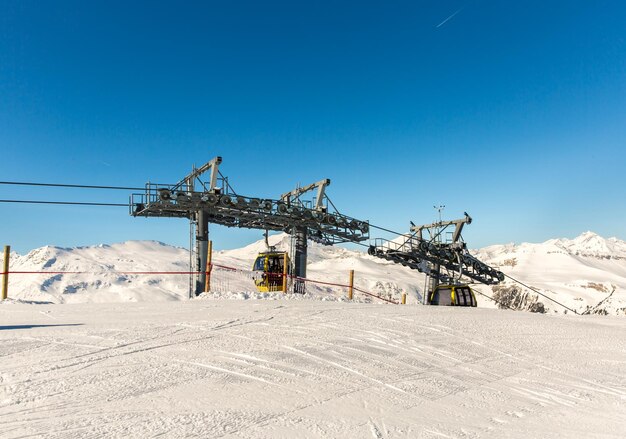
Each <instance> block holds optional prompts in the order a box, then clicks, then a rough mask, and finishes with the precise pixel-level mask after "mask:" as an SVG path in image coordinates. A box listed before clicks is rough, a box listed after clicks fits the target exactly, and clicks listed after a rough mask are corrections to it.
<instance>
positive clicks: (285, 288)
mask: <svg viewBox="0 0 626 439" xmlns="http://www.w3.org/2000/svg"><path fill="white" fill-rule="evenodd" d="M288 267H289V265H288V262H287V252H285V253H284V254H283V294H284V293H286V292H287V268H288Z"/></svg>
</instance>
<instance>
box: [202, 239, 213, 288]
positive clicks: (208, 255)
mask: <svg viewBox="0 0 626 439" xmlns="http://www.w3.org/2000/svg"><path fill="white" fill-rule="evenodd" d="M212 256H213V241H209V242H208V245H207V251H206V271H205V282H204V292H205V293H208V292H209V291H210V290H211V269H212V268H213V266H212V265H211V259H212Z"/></svg>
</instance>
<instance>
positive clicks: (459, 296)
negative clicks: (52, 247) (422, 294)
mask: <svg viewBox="0 0 626 439" xmlns="http://www.w3.org/2000/svg"><path fill="white" fill-rule="evenodd" d="M429 299H430V300H429V301H428V303H429V304H430V305H439V306H476V305H477V303H476V296H475V295H474V291H472V289H471V288H470V287H469V285H438V286H437V288H435V291H433V292H432V293H431V295H430V298H429Z"/></svg>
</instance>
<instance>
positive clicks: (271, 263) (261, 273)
mask: <svg viewBox="0 0 626 439" xmlns="http://www.w3.org/2000/svg"><path fill="white" fill-rule="evenodd" d="M285 266H286V267H287V270H285ZM252 271H254V272H255V275H254V283H255V285H256V288H257V290H259V291H260V292H262V293H266V292H271V291H285V284H284V283H285V282H286V281H287V276H285V274H290V273H289V271H290V270H289V255H288V254H287V252H265V253H259V255H258V256H257V257H256V260H255V261H254V265H253V266H252Z"/></svg>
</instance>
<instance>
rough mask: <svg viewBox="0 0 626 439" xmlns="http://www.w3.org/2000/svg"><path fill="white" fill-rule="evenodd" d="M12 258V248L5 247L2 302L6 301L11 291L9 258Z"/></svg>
mask: <svg viewBox="0 0 626 439" xmlns="http://www.w3.org/2000/svg"><path fill="white" fill-rule="evenodd" d="M10 256H11V246H10V245H5V246H4V263H3V268H2V273H3V276H2V300H6V298H7V296H8V291H9V257H10Z"/></svg>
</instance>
